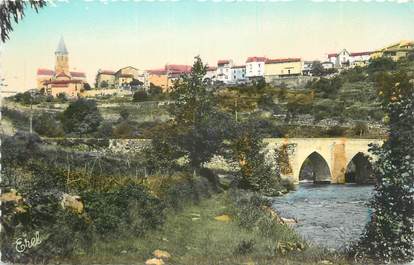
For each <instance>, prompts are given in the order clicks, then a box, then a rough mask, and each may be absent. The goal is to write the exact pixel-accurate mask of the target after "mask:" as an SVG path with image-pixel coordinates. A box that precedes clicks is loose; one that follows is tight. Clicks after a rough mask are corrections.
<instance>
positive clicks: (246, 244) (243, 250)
mask: <svg viewBox="0 0 414 265" xmlns="http://www.w3.org/2000/svg"><path fill="white" fill-rule="evenodd" d="M254 245H255V242H254V240H253V239H249V240H242V241H241V242H240V243H239V244H238V245H237V246H236V248H235V249H234V254H235V255H247V254H250V253H252V252H253V250H254Z"/></svg>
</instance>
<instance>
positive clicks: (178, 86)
mask: <svg viewBox="0 0 414 265" xmlns="http://www.w3.org/2000/svg"><path fill="white" fill-rule="evenodd" d="M206 71H207V66H206V65H204V64H203V62H202V60H201V59H200V57H195V61H194V64H193V67H192V69H191V73H190V74H189V75H183V76H182V77H181V78H180V80H179V81H178V82H176V83H175V85H174V87H173V90H172V93H171V97H172V99H173V100H174V102H175V104H173V105H172V106H171V108H170V113H171V115H172V116H173V118H174V127H175V130H176V132H177V134H176V136H175V137H176V138H177V145H178V146H179V148H180V149H181V151H182V152H183V153H185V154H186V156H187V157H188V159H189V164H190V167H191V168H192V169H194V170H198V169H199V168H200V167H201V166H202V165H203V164H204V163H205V162H207V161H209V160H210V159H211V158H212V157H213V156H214V155H215V154H217V153H218V152H219V151H220V149H221V147H222V146H223V141H224V139H225V138H226V134H227V129H226V128H227V125H228V123H229V122H228V121H229V120H230V119H231V118H230V117H229V115H227V114H225V113H222V112H220V111H219V110H218V108H217V107H216V100H215V99H214V97H213V94H212V93H211V92H210V91H208V90H207V85H206V84H205V83H204V82H203V78H204V76H205V74H206Z"/></svg>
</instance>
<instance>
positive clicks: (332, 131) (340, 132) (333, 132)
mask: <svg viewBox="0 0 414 265" xmlns="http://www.w3.org/2000/svg"><path fill="white" fill-rule="evenodd" d="M345 132H346V128H344V127H341V126H338V125H335V126H333V127H331V128H329V129H328V130H326V134H327V135H328V136H331V137H339V136H344V135H345Z"/></svg>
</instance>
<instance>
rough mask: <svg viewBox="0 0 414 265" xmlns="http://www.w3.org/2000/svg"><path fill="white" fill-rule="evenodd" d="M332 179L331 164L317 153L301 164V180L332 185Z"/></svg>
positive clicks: (313, 153)
mask: <svg viewBox="0 0 414 265" xmlns="http://www.w3.org/2000/svg"><path fill="white" fill-rule="evenodd" d="M331 179H332V177H331V170H330V168H329V164H328V162H327V161H326V159H325V158H324V157H323V156H322V155H321V154H319V153H318V152H317V151H314V152H312V153H311V154H309V155H308V156H307V157H306V158H305V160H304V161H303V162H302V163H301V166H300V170H299V180H312V181H313V182H315V183H330V182H331Z"/></svg>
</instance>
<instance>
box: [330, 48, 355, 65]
mask: <svg viewBox="0 0 414 265" xmlns="http://www.w3.org/2000/svg"><path fill="white" fill-rule="evenodd" d="M350 57H351V53H350V52H348V51H347V50H346V49H343V50H342V51H341V52H339V53H330V54H328V61H330V62H331V63H333V64H334V66H335V68H344V67H349V66H350Z"/></svg>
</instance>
